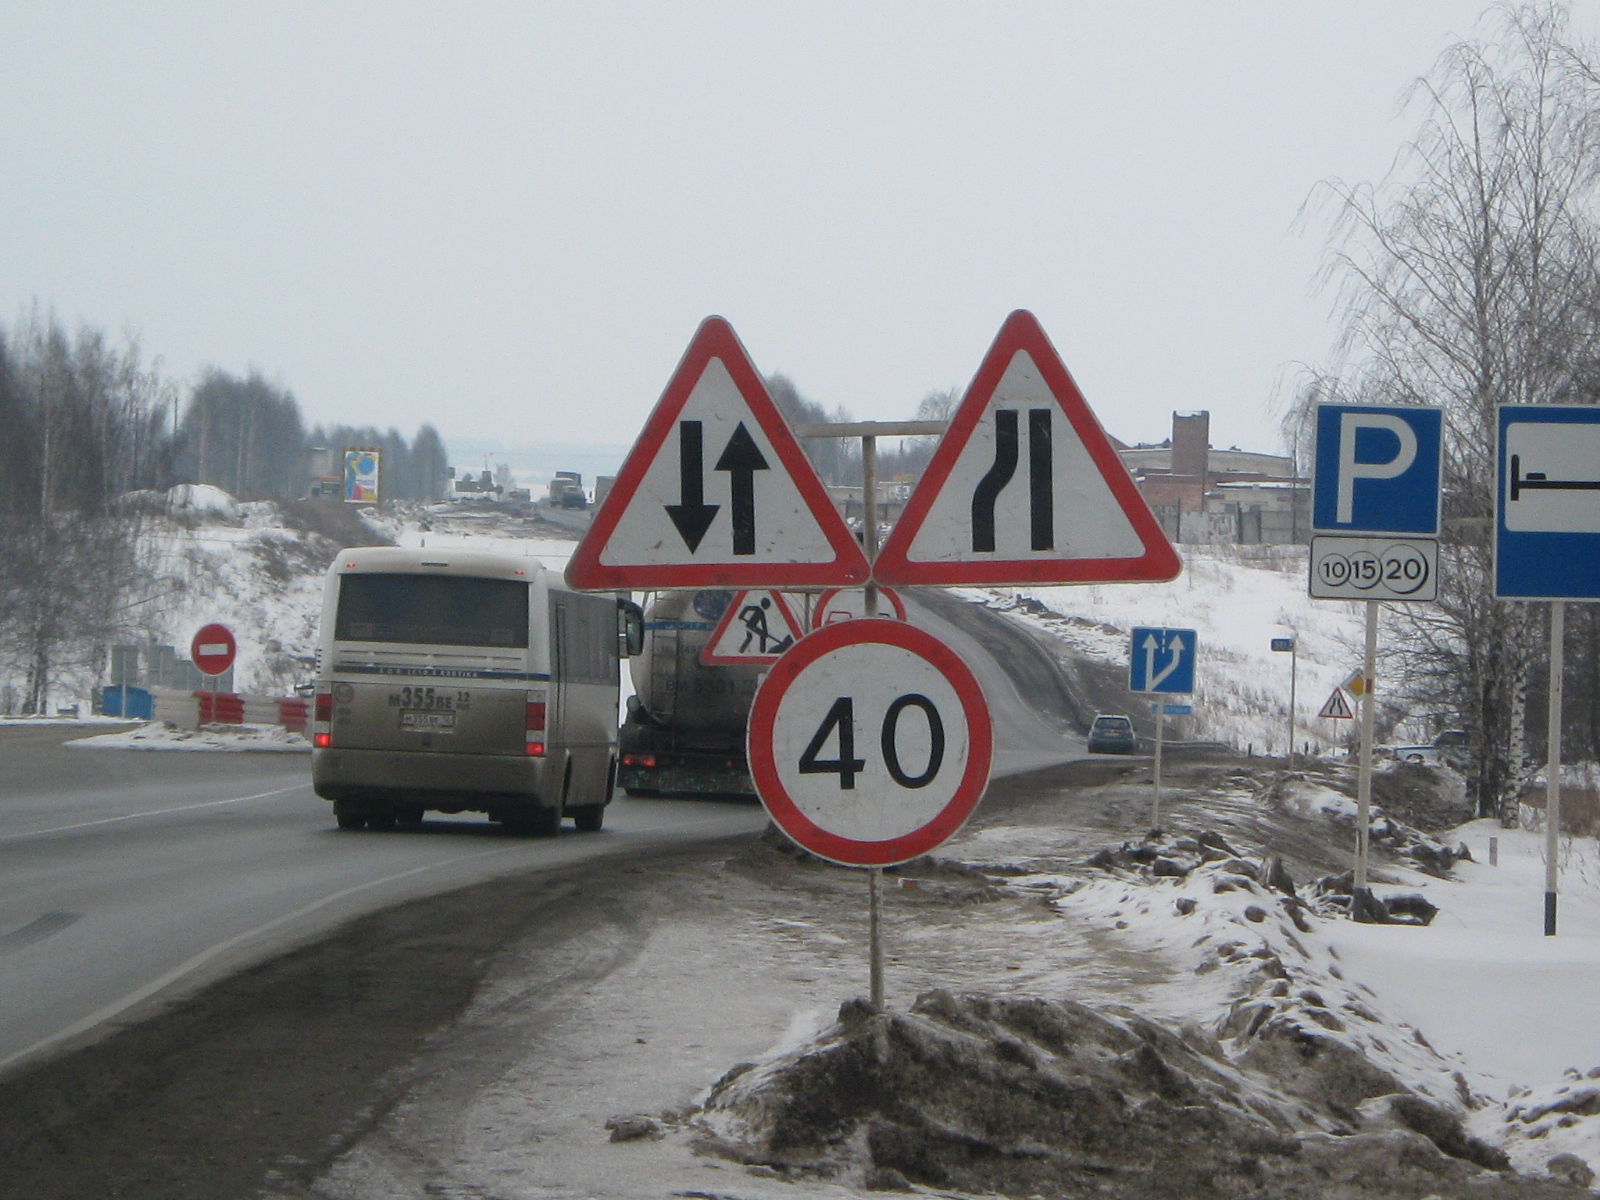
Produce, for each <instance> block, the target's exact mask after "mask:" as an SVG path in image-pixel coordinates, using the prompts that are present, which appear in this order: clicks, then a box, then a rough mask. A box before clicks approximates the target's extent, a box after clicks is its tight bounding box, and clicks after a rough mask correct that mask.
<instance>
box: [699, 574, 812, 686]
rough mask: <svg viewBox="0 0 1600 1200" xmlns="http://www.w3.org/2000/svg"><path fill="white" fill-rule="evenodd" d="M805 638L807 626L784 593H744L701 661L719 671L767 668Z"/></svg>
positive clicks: (719, 624)
mask: <svg viewBox="0 0 1600 1200" xmlns="http://www.w3.org/2000/svg"><path fill="white" fill-rule="evenodd" d="M805 635H806V630H805V622H804V621H802V620H801V619H800V618H799V617H798V616H796V615H795V611H794V609H793V608H791V607H790V606H789V602H788V601H787V600H785V599H784V598H783V593H782V592H772V591H767V590H766V589H764V588H763V589H759V590H756V591H746V592H740V593H739V594H738V595H736V596H734V598H733V600H732V601H731V602H730V603H729V605H728V607H727V608H725V609H724V610H723V612H722V619H721V620H720V621H718V622H717V627H716V629H715V630H714V631H713V632H712V634H711V637H710V638H709V639H708V640H707V641H706V645H705V649H703V650H701V651H700V661H701V662H702V663H705V664H706V665H707V666H715V667H736V666H743V665H756V664H761V665H765V664H767V663H770V662H772V661H773V660H774V659H776V658H778V657H779V656H780V655H781V654H782V653H783V652H784V651H785V650H787V649H788V648H789V647H790V646H792V645H794V644H795V643H796V642H798V641H799V640H800V639H801V638H803V637H804V636H805Z"/></svg>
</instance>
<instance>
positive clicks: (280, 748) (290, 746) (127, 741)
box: [67, 721, 311, 754]
mask: <svg viewBox="0 0 1600 1200" xmlns="http://www.w3.org/2000/svg"><path fill="white" fill-rule="evenodd" d="M67 745H69V746H74V747H77V748H78V749H80V750H200V751H207V752H218V751H222V752H232V753H239V752H242V751H264V752H266V753H275V754H309V753H311V743H310V742H309V741H308V740H307V739H306V738H305V737H304V736H302V735H301V734H298V733H291V732H290V731H289V730H287V729H285V728H283V727H282V726H281V725H208V726H206V727H204V728H201V729H177V728H175V727H174V726H172V725H169V724H167V723H166V722H165V721H151V722H150V723H149V724H147V725H142V726H140V727H139V728H138V729H130V730H127V731H125V732H122V733H102V734H98V735H96V736H94V737H86V738H78V739H77V740H76V741H71V742H68V743H67Z"/></svg>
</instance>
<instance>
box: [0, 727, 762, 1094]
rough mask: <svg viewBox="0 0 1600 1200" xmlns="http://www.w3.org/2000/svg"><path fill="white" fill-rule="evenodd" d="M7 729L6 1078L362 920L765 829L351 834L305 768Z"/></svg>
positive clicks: (621, 815) (0, 913)
mask: <svg viewBox="0 0 1600 1200" xmlns="http://www.w3.org/2000/svg"><path fill="white" fill-rule="evenodd" d="M103 731H104V727H103V726H102V727H99V728H93V729H85V728H82V727H77V728H72V727H61V726H55V727H42V728H41V727H21V728H19V727H16V726H11V727H0V1070H4V1069H6V1068H7V1067H10V1066H12V1065H14V1064H17V1063H19V1062H21V1061H23V1060H24V1059H26V1058H30V1057H33V1056H35V1055H37V1054H39V1053H41V1052H44V1051H47V1050H49V1049H52V1048H56V1047H59V1046H62V1045H64V1044H70V1043H71V1042H73V1041H75V1040H77V1039H79V1038H80V1037H83V1036H85V1035H90V1031H94V1030H96V1029H97V1028H99V1027H101V1026H103V1024H104V1023H105V1022H108V1021H112V1020H114V1019H117V1018H121V1019H123V1020H127V1019H134V1018H137V1017H138V1016H139V1015H141V1013H142V1012H143V1011H147V1010H148V1008H149V1007H150V1006H151V1005H152V1004H153V1003H154V1001H153V1000H152V998H154V997H159V1000H160V1001H161V1002H167V1001H170V1000H172V999H174V998H175V997H178V996H181V995H183V994H186V993H187V992H189V991H192V990H193V989H194V988H196V987H198V986H200V985H202V984H204V983H206V982H208V981H210V980H213V979H215V978H218V977H220V976H221V975H224V974H227V973H229V972H230V971H233V970H237V969H238V968H239V967H240V966H242V965H244V964H246V963H249V962H252V961H259V960H261V959H263V958H266V957H268V956H270V955H272V954H273V953H276V952H278V951H281V950H283V949H285V948H287V947H288V946H291V945H294V944H297V943H299V942H303V941H305V940H307V939H310V938H312V937H315V936H317V935H318V934H320V933H323V932H326V931H327V930H329V929H331V928H332V927H334V926H335V925H337V924H339V923H341V922H343V921H345V920H347V919H348V918H350V917H352V916H355V915H357V914H360V913H364V912H370V911H374V910H377V909H380V908H384V907H387V906H389V905H392V904H395V903H398V902H400V901H402V900H405V899H408V898H411V897H415V896H419V895H425V894H428V893H431V892H438V891H443V890H446V889H449V888H454V887H459V886H462V885H465V884H469V883H473V882H476V881H479V880H483V879H487V878H490V877H493V876H498V875H506V874H512V873H519V872H526V871H529V870H532V871H541V870H547V869H551V868H556V867H562V866H567V865H569V864H572V863H574V862H578V861H581V860H583V859H586V858H592V857H594V856H599V855H608V854H615V853H622V852H627V851H634V850H640V849H647V848H651V847H662V848H666V847H670V846H672V845H675V844H684V843H688V842H692V841H697V840H700V839H704V838H708V837H719V836H726V835H728V834H733V833H741V832H747V831H754V830H758V829H760V828H762V827H763V826H764V825H765V821H766V817H765V814H764V813H763V812H762V810H761V809H760V807H759V806H758V805H756V804H754V803H753V802H735V801H722V802H719V801H677V800H628V799H625V798H619V799H618V800H617V801H616V802H615V803H613V804H612V806H611V808H610V809H609V810H608V811H607V816H606V829H605V831H604V832H602V833H598V834H579V833H576V832H574V831H573V830H571V829H570V828H569V829H564V830H563V831H562V833H561V835H560V836H559V837H557V838H555V839H553V840H539V839H527V838H518V837H512V836H509V835H507V834H505V833H503V832H502V831H501V830H500V827H499V826H497V825H492V824H490V823H489V822H487V821H485V820H482V819H471V818H470V817H468V816H463V817H461V818H445V817H440V816H438V815H437V814H434V815H433V816H432V817H430V819H429V820H428V821H427V822H425V823H424V825H423V827H422V828H421V830H419V831H416V832H404V831H395V832H392V833H384V834H377V833H356V834H351V833H341V832H339V831H338V830H336V829H335V828H334V825H333V820H332V816H331V814H330V809H329V805H328V804H327V802H326V801H324V800H319V799H318V798H317V797H316V796H315V795H313V794H312V791H311V788H310V785H309V778H308V777H309V765H310V760H309V756H305V755H289V754H282V755H280V754H217V753H181V752H180V753H164V752H135V751H117V750H86V749H80V748H73V747H71V746H68V745H65V744H64V743H66V742H67V741H68V740H70V739H72V738H76V737H82V736H84V735H86V734H91V733H98V732H103Z"/></svg>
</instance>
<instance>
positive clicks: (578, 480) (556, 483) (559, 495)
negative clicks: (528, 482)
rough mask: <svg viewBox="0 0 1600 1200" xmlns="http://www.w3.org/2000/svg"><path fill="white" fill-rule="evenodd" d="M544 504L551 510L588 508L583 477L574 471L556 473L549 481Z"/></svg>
mask: <svg viewBox="0 0 1600 1200" xmlns="http://www.w3.org/2000/svg"><path fill="white" fill-rule="evenodd" d="M546 503H547V504H549V505H550V507H551V508H588V507H589V498H588V496H586V495H584V491H583V476H582V475H580V474H578V472H576V471H557V472H556V474H555V478H554V479H552V480H551V481H550V491H549V495H548V497H547V499H546Z"/></svg>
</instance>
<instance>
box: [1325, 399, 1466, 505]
mask: <svg viewBox="0 0 1600 1200" xmlns="http://www.w3.org/2000/svg"><path fill="white" fill-rule="evenodd" d="M1443 432H1444V412H1443V410H1442V409H1438V408H1426V407H1423V406H1421V405H1410V404H1395V405H1378V404H1319V405H1317V448H1316V453H1315V455H1314V456H1313V460H1312V461H1313V470H1312V481H1311V527H1312V528H1313V529H1315V530H1317V531H1318V532H1324V533H1333V532H1337V533H1412V534H1422V535H1426V536H1429V537H1432V536H1434V535H1436V534H1437V533H1438V532H1439V457H1440V452H1441V450H1442V449H1443Z"/></svg>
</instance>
